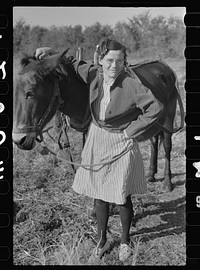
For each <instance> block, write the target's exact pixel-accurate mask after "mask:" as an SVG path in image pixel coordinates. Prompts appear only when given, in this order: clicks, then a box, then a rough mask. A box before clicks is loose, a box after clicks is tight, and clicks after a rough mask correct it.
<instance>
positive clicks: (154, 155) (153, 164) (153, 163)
mask: <svg viewBox="0 0 200 270" xmlns="http://www.w3.org/2000/svg"><path fill="white" fill-rule="evenodd" d="M157 163H158V135H156V136H154V137H152V138H151V157H150V164H149V173H148V175H147V181H149V182H154V181H155V174H156V173H157Z"/></svg>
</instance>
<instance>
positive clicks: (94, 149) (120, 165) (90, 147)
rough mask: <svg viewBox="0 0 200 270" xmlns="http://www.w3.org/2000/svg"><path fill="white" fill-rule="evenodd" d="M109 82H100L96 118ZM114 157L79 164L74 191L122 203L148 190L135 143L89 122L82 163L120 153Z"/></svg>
mask: <svg viewBox="0 0 200 270" xmlns="http://www.w3.org/2000/svg"><path fill="white" fill-rule="evenodd" d="M110 86H111V84H106V83H105V82H104V83H103V93H102V95H101V97H100V98H99V99H97V101H96V102H95V111H99V119H101V120H104V118H105V111H106V108H107V106H108V103H109V101H110ZM127 148H130V151H128V152H127V153H125V154H124V155H122V156H121V157H120V158H119V159H117V160H116V161H114V162H112V163H109V164H106V165H99V166H95V167H79V168H78V170H77V172H76V175H75V178H74V183H73V185H72V188H73V189H74V191H75V192H77V193H79V194H82V195H85V196H89V197H91V198H95V199H101V200H103V201H106V202H111V203H116V204H124V203H126V197H127V196H128V195H130V194H141V193H146V192H147V184H146V180H145V175H144V165H143V160H142V156H141V153H140V150H139V146H138V143H137V142H136V141H135V140H133V139H128V138H127V137H126V136H125V134H124V133H111V132H108V131H106V130H105V129H103V128H100V127H99V126H96V125H95V124H94V123H91V125H90V128H89V132H88V137H87V140H86V143H85V146H84V149H83V151H82V155H81V158H82V164H99V163H101V162H105V161H107V160H111V159H112V158H113V157H115V156H117V155H120V154H121V153H122V152H124V151H126V150H127Z"/></svg>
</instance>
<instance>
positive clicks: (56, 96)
mask: <svg viewBox="0 0 200 270" xmlns="http://www.w3.org/2000/svg"><path fill="white" fill-rule="evenodd" d="M56 99H57V101H58V102H57V109H58V108H59V107H61V106H62V105H63V103H64V101H63V100H62V98H61V95H60V89H59V87H58V80H55V83H54V89H53V94H52V96H51V100H50V103H49V105H48V107H47V109H46V111H45V113H44V115H43V116H42V117H41V119H40V120H39V122H38V124H37V125H36V126H30V127H24V128H21V129H18V130H19V131H18V132H17V133H30V132H36V135H39V137H40V139H38V138H36V140H37V141H39V142H41V141H43V135H42V133H43V132H42V127H43V124H44V122H45V120H46V118H47V116H48V115H49V113H50V112H51V110H52V108H53V104H54V102H55V100H56Z"/></svg>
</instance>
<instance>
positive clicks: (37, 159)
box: [13, 59, 186, 266]
mask: <svg viewBox="0 0 200 270" xmlns="http://www.w3.org/2000/svg"><path fill="white" fill-rule="evenodd" d="M166 62H167V63H168V64H169V65H170V66H171V67H172V68H173V69H174V70H175V71H176V73H177V75H178V79H179V83H180V91H181V96H182V99H183V103H184V107H185V90H184V82H185V61H184V59H173V60H172V59H167V60H166ZM15 71H16V70H15ZM179 120H180V117H179V110H178V112H177V123H179ZM51 124H53V122H52V123H50V124H49V125H51ZM50 134H51V136H52V137H53V138H54V139H55V140H56V139H57V138H58V132H57V130H55V129H51V130H50ZM185 137H186V136H185V130H183V131H181V132H179V133H178V134H174V135H173V137H172V138H173V150H172V155H171V160H172V182H173V185H174V190H173V191H172V192H163V191H162V179H163V170H164V157H163V148H162V146H161V148H160V151H159V171H158V173H157V175H156V179H157V181H156V182H155V183H148V193H147V194H145V195H138V196H132V200H133V207H134V211H135V213H136V215H135V216H134V218H133V222H132V227H131V244H132V250H133V254H132V256H131V257H130V258H129V259H128V260H127V261H126V262H125V263H122V262H120V261H119V259H118V247H119V243H120V242H119V239H120V233H121V225H120V219H119V208H118V207H117V206H114V207H112V209H111V211H110V218H109V224H108V237H109V239H110V240H111V241H112V248H111V251H110V252H109V253H108V254H106V255H105V256H104V257H103V259H102V260H101V261H99V262H97V263H96V264H98V265H156V266H159V265H185V263H186V240H185V238H186V237H185V178H186V168H185V153H184V151H185ZM69 139H70V144H71V152H72V155H73V158H74V160H75V161H79V158H80V154H81V150H82V136H81V133H78V132H76V131H74V130H72V129H70V131H69ZM45 141H46V143H47V145H48V147H49V148H50V149H52V150H53V151H54V152H56V153H57V152H58V145H57V143H56V142H54V141H52V139H51V138H50V137H49V136H48V135H47V134H46V135H45ZM140 149H141V153H142V156H143V160H144V165H145V172H146V173H147V172H148V166H149V158H150V144H149V142H148V141H147V142H144V143H141V144H140ZM40 152H41V147H40V145H37V147H36V148H35V149H33V150H31V151H21V150H19V149H17V147H16V146H14V145H13V197H14V226H13V263H14V265H88V258H89V256H90V254H91V251H92V249H93V248H94V247H95V246H96V243H97V225H96V221H95V220H94V219H92V218H91V217H90V213H91V210H92V207H93V203H92V199H90V198H88V197H84V196H81V195H79V194H76V193H75V192H74V191H73V190H72V188H71V185H72V182H73V177H74V174H73V171H72V169H71V167H70V166H69V165H68V164H67V163H66V162H64V160H63V159H62V160H60V159H59V158H58V157H57V156H54V155H51V154H49V155H42V154H41V153H40ZM60 155H61V156H62V157H63V158H66V159H68V160H69V152H68V150H67V149H65V150H62V151H61V153H60Z"/></svg>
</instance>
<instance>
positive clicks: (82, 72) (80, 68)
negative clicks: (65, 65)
mask: <svg viewBox="0 0 200 270" xmlns="http://www.w3.org/2000/svg"><path fill="white" fill-rule="evenodd" d="M73 67H74V70H75V72H76V74H77V75H78V77H79V78H80V79H81V80H83V81H84V82H85V83H90V81H91V74H92V73H93V70H96V69H97V67H96V66H95V65H93V64H90V63H87V62H85V61H83V60H77V61H74V63H73Z"/></svg>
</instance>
